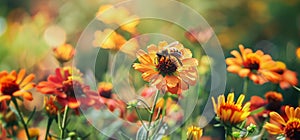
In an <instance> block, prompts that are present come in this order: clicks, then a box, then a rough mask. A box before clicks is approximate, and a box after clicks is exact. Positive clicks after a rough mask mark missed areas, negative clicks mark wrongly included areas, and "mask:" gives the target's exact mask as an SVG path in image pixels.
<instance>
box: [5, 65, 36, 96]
mask: <svg viewBox="0 0 300 140" xmlns="http://www.w3.org/2000/svg"><path fill="white" fill-rule="evenodd" d="M25 73H26V70H25V69H21V70H20V71H19V73H18V74H17V72H16V71H12V72H10V73H8V72H6V71H2V72H0V102H2V101H6V100H10V99H11V98H13V97H23V98H24V99H27V100H30V101H31V100H32V99H33V97H32V94H31V93H30V92H29V90H30V89H32V88H33V87H34V86H35V84H34V83H33V82H31V81H32V80H33V79H34V77H35V76H34V74H29V75H28V76H26V77H25V78H24V76H25Z"/></svg>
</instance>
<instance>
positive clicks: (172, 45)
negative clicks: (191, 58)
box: [164, 41, 179, 48]
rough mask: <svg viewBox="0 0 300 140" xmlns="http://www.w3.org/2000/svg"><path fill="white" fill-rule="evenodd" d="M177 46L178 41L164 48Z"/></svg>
mask: <svg viewBox="0 0 300 140" xmlns="http://www.w3.org/2000/svg"><path fill="white" fill-rule="evenodd" d="M178 44H179V42H178V41H174V42H172V43H170V44H169V45H167V46H165V47H164V48H170V47H174V46H176V45H178Z"/></svg>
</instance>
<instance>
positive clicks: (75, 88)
mask: <svg viewBox="0 0 300 140" xmlns="http://www.w3.org/2000/svg"><path fill="white" fill-rule="evenodd" d="M37 90H38V91H40V92H41V93H43V94H52V95H55V96H56V99H57V102H58V103H60V104H61V105H62V106H66V105H68V106H69V107H70V108H72V109H77V108H78V107H79V106H80V105H81V104H82V105H85V106H91V105H93V104H94V103H95V100H94V98H92V96H95V95H96V93H95V92H93V91H91V90H90V88H89V86H86V85H84V84H83V83H82V82H81V77H80V72H79V71H78V70H76V69H72V68H71V67H64V68H57V69H56V70H55V75H49V77H48V79H47V81H42V82H40V83H39V84H38V85H37ZM75 93H76V96H75Z"/></svg>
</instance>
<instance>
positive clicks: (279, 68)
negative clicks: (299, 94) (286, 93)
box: [271, 61, 298, 89]
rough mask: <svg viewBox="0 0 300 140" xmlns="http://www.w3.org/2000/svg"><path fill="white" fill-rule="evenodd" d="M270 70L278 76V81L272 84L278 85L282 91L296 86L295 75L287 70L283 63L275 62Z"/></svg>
mask: <svg viewBox="0 0 300 140" xmlns="http://www.w3.org/2000/svg"><path fill="white" fill-rule="evenodd" d="M271 70H272V71H274V72H275V73H277V74H278V75H280V79H277V80H274V81H272V82H273V83H279V86H280V87H281V88H282V89H287V88H289V87H291V86H295V85H297V84H298V79H297V73H296V72H293V71H291V70H288V69H287V68H286V65H285V64H284V63H283V62H281V61H276V65H275V67H273V68H272V69H271Z"/></svg>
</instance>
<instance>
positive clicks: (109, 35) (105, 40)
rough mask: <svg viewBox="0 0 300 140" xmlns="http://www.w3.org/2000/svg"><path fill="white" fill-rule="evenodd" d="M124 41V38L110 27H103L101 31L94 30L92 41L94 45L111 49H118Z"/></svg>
mask: <svg viewBox="0 0 300 140" xmlns="http://www.w3.org/2000/svg"><path fill="white" fill-rule="evenodd" d="M125 43H126V39H125V38H124V37H123V36H121V35H120V34H118V33H117V32H115V31H114V30H112V29H105V30H104V31H103V32H102V31H96V32H95V40H94V41H93V45H94V46H95V47H101V48H103V49H110V50H113V51H119V50H120V49H121V47H122V46H123V45H124V44H125Z"/></svg>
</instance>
